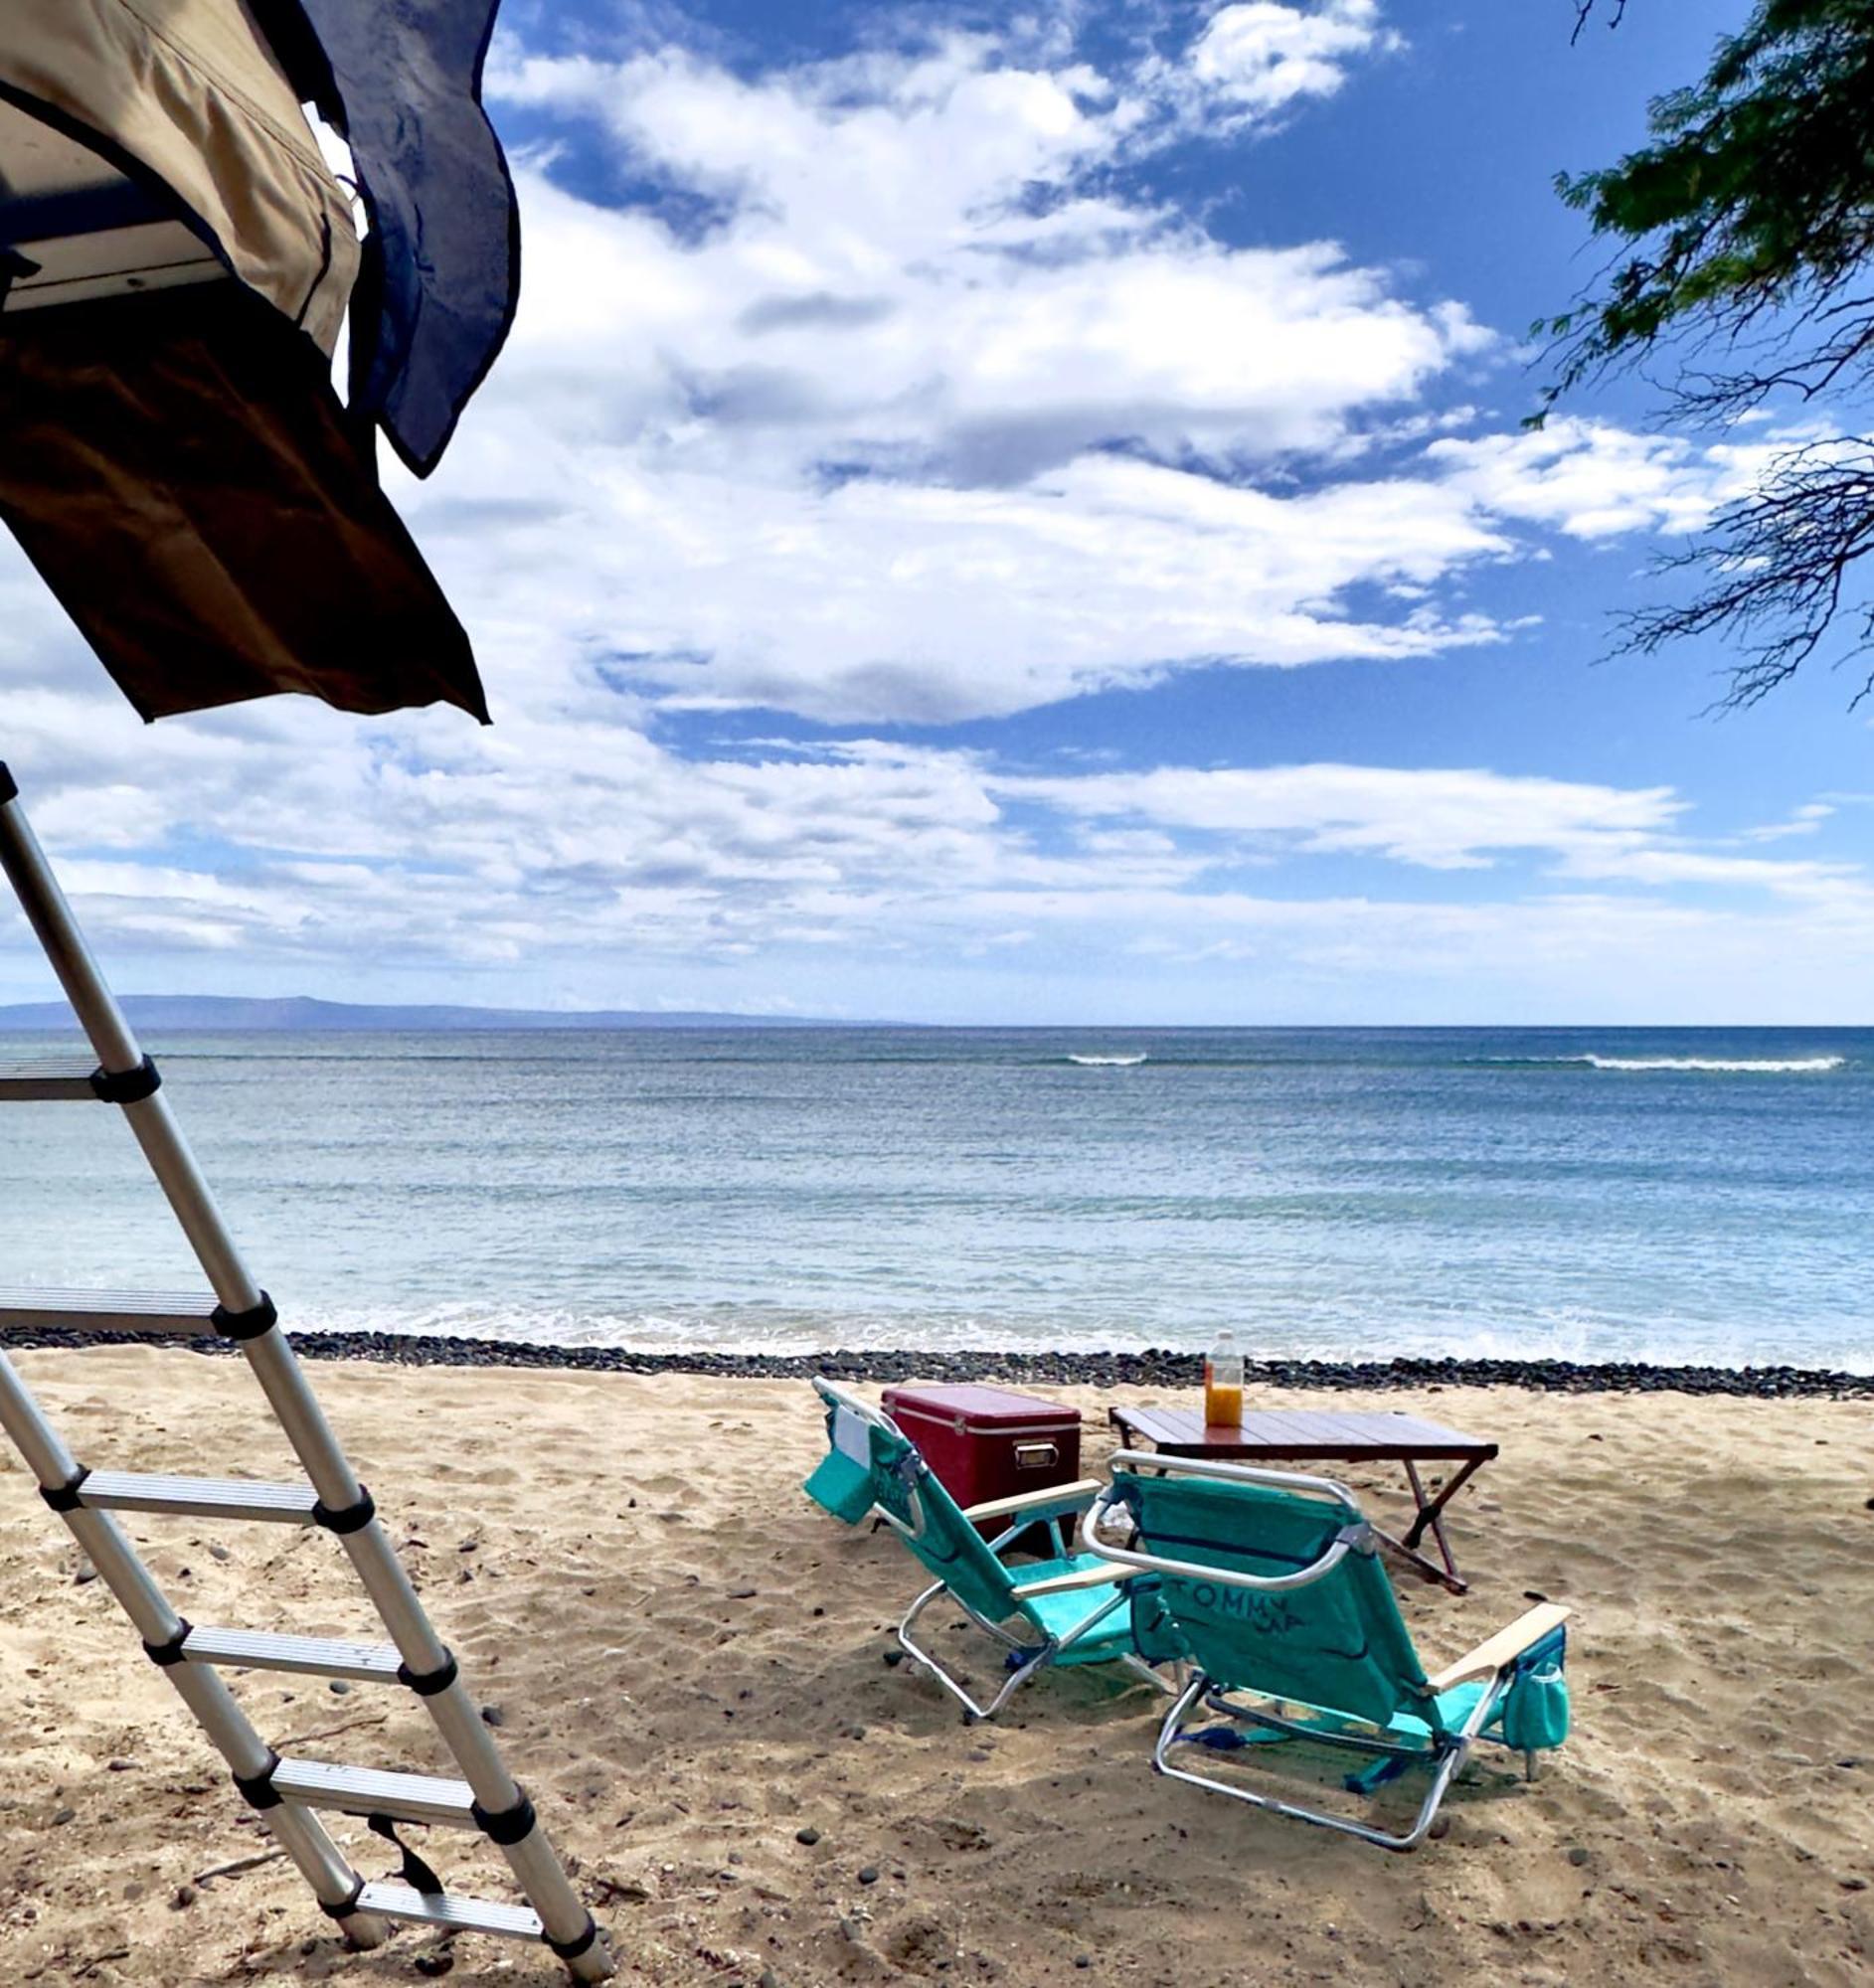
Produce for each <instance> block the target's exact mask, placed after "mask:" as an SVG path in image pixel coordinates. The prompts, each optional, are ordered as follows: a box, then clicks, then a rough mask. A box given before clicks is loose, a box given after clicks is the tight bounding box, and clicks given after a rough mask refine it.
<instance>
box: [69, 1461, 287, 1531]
mask: <svg viewBox="0 0 1874 1988" xmlns="http://www.w3.org/2000/svg"><path fill="white" fill-rule="evenodd" d="M318 1502H319V1496H318V1493H317V1492H316V1491H314V1490H313V1488H312V1486H311V1485H310V1484H256V1483H253V1482H250V1481H249V1480H247V1479H245V1478H240V1477H139V1476H138V1475H137V1474H136V1473H135V1472H134V1471H129V1470H93V1471H92V1472H91V1473H90V1475H89V1476H87V1477H86V1478H85V1482H84V1484H83V1485H81V1486H80V1488H79V1503H80V1504H81V1505H84V1506H86V1507H88V1508H89V1509H90V1510H91V1511H93V1512H167V1513H170V1514H172V1515H175V1516H177V1517H187V1518H193V1519H271V1520H273V1521H274V1522H275V1523H277V1524H280V1525H287V1526H309V1525H311V1524H312V1513H313V1508H314V1507H315V1506H316V1505H317V1504H318Z"/></svg>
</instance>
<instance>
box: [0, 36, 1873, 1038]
mask: <svg viewBox="0 0 1874 1988" xmlns="http://www.w3.org/2000/svg"><path fill="white" fill-rule="evenodd" d="M1743 12H1744V9H1743V7H1742V6H1741V5H1737V4H1710V5H1705V4H1691V0H1676V4H1673V5H1670V6H1667V5H1664V4H1637V5H1635V6H1634V7H1633V8H1631V9H1630V10H1629V18H1628V19H1627V20H1626V22H1625V24H1624V25H1623V26H1622V27H1621V28H1620V30H1619V31H1618V33H1617V34H1608V33H1606V32H1604V31H1602V30H1601V29H1599V28H1596V29H1592V30H1591V31H1590V32H1589V34H1588V35H1587V36H1585V37H1584V39H1583V41H1582V43H1581V44H1580V45H1579V46H1578V47H1576V48H1573V49H1571V48H1570V46H1569V29H1570V26H1571V23H1572V17H1573V9H1572V6H1571V5H1570V4H1569V0H1525V4H1520V5H1516V6H1504V5H1502V4H1501V0H1416V4H1412V5H1407V4H1405V0H1393V4H1390V5H1387V4H1381V0H1295V4H1292V5H1284V4H1278V0H1247V4H1246V0H1232V4H1226V5H1221V6H1219V5H1216V4H1210V0H1205V4H1183V5H1150V6H1115V5H1100V4H1091V3H1090V4H1080V5H1070V6H1061V7H1043V8H1039V9H1036V10H1035V11H1033V12H1031V13H1029V14H1026V15H1024V16H1021V17H1020V18H1019V19H1015V20H1014V21H1013V24H1011V17H1010V16H1009V15H1008V14H1006V13H1005V12H1004V11H1003V10H978V11H975V12H970V11H966V10H960V9H953V8H949V7H946V6H942V5H935V4H934V5H921V6H915V7H908V8H904V9H889V10H888V9H884V8H877V7H860V6H851V5H844V6H842V5H833V4H830V0H825V3H823V4H817V5H805V4H794V5H787V4H768V5H764V6H761V7H756V6H752V5H733V6H732V5H716V6H703V7H697V8H694V9H686V8H679V7H675V6H663V5H655V4H652V5H629V4H624V0H577V4H575V0H509V4H508V5H507V7H506V9H505V10H504V13H503V16H502V20H503V29H502V33H501V35H500V37H499V39H498V41H497V45H496V48H495V51H494V55H493V59H492V62H491V65H490V73H489V97H490V103H491V107H492V109H493V111H494V114H495V117H496V120H497V122H498V123H499V125H500V127H501V129H502V131H503V134H504V136H505V138H506V139H507V141H508V144H509V147H510V151H511V153H512V154H513V157H514V161H515V165H516V169H517V179H518V183H519V185H520V189H521V196H522V211H523V229H524V238H525V268H526V275H525V285H524V292H525V293H524V298H523V306H522V312H521V317H520V320H519V322H518V324H517V327H516V332H515V336H514V339H513V341H512V343H511V345H510V348H509V351H508V353H507V354H506V355H505V356H504V358H503V360H502V361H501V363H500V364H499V365H498V366H497V368H496V370H495V372H494V374H493V376H492V377H491V379H490V381H489V383H488V385H487V387H486V388H485V389H484V391H483V394H482V395H481V397H480V398H479V399H478V401H477V402H476V403H475V404H474V405H473V407H472V408H471V409H470V412H469V414H468V415H467V417H466V418H465V420H464V422H463V425H462V428H461V430H460V433H459V436H458V439H457V441H456V442H455V444H454V446H453V448H452V450H451V453H450V455H449V457H448V458H447V459H446V460H445V462H444V464H443V466H442V468H441V469H440V470H439V471H438V473H437V474H436V475H435V477H433V478H432V479H431V480H430V481H429V482H428V483H426V484H424V485H417V484H415V483H413V482H412V481H410V480H409V479H408V478H405V477H403V476H402V474H401V472H398V473H396V474H393V475H391V476H390V477H389V481H390V484H391V487H392V489H393V491H394V494H395V495H396V496H397V498H398V501H399V502H400V504H401V505H402V506H403V507H404V509H405V511H406V513H407V515H408V516H409V517H410V519H411V521H412V524H413V529H415V531H416V532H417V534H418V536H419V538H420V540H421V541H422V543H423V544H424V546H425V548H426V552H427V553H428V554H429V556H430V558H431V560H432V562H433V563H434V564H435V566H436V568H437V571H438V572H439V573H440V575H441V576H442V578H443V580H444V581H445V584H447V585H448V587H449V589H450V591H451V594H452V596H453V597H454V598H455V600H456V602H457V605H458V608H459V609H460V610H461V612H462V613H463V615H464V618H465V619H466V620H467V621H468V624H469V626H470V629H471V632H472V633H473V634H474V636H475V638H476V642H477V646H478V649H479V652H480V655H481V658H482V663H483V670H484V675H485V676H486V678H487V680H488V685H489V690H490V694H491V701H492V705H493V708H494V712H495V718H496V724H495V727H494V728H493V730H492V731H490V732H486V733H482V732H479V731H477V730H476V729H475V728H473V727H471V726H469V725H468V724H467V723H466V722H465V721H462V720H461V719H460V718H459V717H457V716H456V715H454V714H449V713H430V714H418V715H413V716H411V717H408V718H400V719H398V720H395V721H391V722H388V723H383V724H378V723H371V724H361V723H360V722H359V721H357V720H354V719H347V718H341V717H339V716H338V715H337V714H333V713H328V712H325V711H323V710H319V709H315V708H313V707H310V706H308V705H306V704H304V703H302V702H301V701H299V700H273V701H271V702H270V703H268V704H266V705H263V706H257V707H250V708H247V709H245V710H242V711H238V712H232V713H224V714H219V715H216V716H214V717H212V718H206V719H197V720H190V721H167V722H165V723H164V724H162V725H159V726H158V727H156V728H154V730H153V731H151V732H148V733H145V732H144V731H142V729H141V728H139V727H138V726H137V725H136V723H135V721H134V720H133V719H132V718H131V717H130V715H129V714H128V712H127V710H120V709H119V708H118V707H117V706H116V705H115V704H113V703H112V701H111V698H112V695H113V694H111V693H110V692H109V691H108V688H107V686H105V685H104V683H103V680H102V676H101V672H99V671H97V670H96V668H95V665H94V664H91V663H90V662H89V661H88V660H87V659H86V658H85V656H84V654H83V652H82V651H81V650H80V649H79V647H78V645H77V643H76V640H75V638H73V637H72V636H71V634H70V633H69V631H68V630H66V629H65V628H64V627H63V624H62V623H61V622H60V621H59V620H58V619H57V617H56V612H55V610H53V609H51V608H50V606H49V604H48V603H46V602H45V601H44V599H43V596H41V594H40V593H39V591H38V589H37V587H36V582H34V581H33V580H32V579H31V576H30V575H28V574H26V573H25V572H24V570H23V569H22V568H21V567H20V566H19V564H18V562H17V561H13V562H9V563H8V564H7V565H5V566H4V567H3V568H0V596H3V597H0V607H4V608H5V610H6V615H5V623H4V628H5V632H4V633H3V634H0V685H4V686H5V689H6V696H7V706H6V709H7V712H8V722H9V731H8V734H7V737H6V742H5V750H6V754H7V756H8V758H9V759H10V760H11V761H12V762H13V763H14V764H15V766H16V770H17V771H18V772H19V773H20V775H21V776H22V779H23V781H24V782H25V783H26V784H27V785H28V788H29V793H30V794H31V796H32V797H33V799H34V801H35V805H36V812H37V814H38V816H39V818H40V821H41V827H42V833H44V834H45V835H46V838H47V840H48V841H49V843H50V844H51V845H52V846H53V847H54V849H55V851H56V853H57V854H58V855H59V856H60V858H61V860H62V862H63V863H64V864H65V865H66V867H67V870H68V873H69V875H70V877H71V880H72V883H73V886H74V888H75V890H76V892H77V893H78V895H79V896H80V898H81V900H82V910H84V911H85V912H86V913H87V915H89V916H90V917H91V918H92V919H93V921H94V922H95V923H96V924H97V926H98V927H99V930H100V934H101V936H102V938H103V940H104V942H105V944H106V948H107V951H108V953H109V955H110V958H111V961H112V964H113V965H114V966H115V968H116V970H117V976H118V978H119V980H120V982H122V983H123V984H125V985H135V986H141V987H147V988H158V989H164V990H186V991H210V990H217V989H220V990H226V991H239V992H270V993H285V992H299V991H304V992H314V993H319V994H323V995H326V996H330V997H334V998H341V999H342V998H347V997H349V998H355V999H372V1000H397V999H410V1000H426V999H449V1000H469V1001H482V1002H489V1003H502V1004H515V1005H552V1006H592V1005H603V1006H644V1007H658V1006H663V1007H693V1006H704V1007H720V1008H736V1009H744V1010H750V1011H755V1012H770V1011H771V1012H805V1013H816V1014H831V1015H841V1014H844V1015H855V1016H901V1017H905V1018H907V1019H915V1020H934V1021H964V1022H1025V1021H1035V1022H1040V1021H1060V1022H1090V1023H1098V1022H1107V1021H1110V1022H1121V1021H1135V1022H1150V1021H1157V1022H1212V1023H1227V1022H1307V1021H1323V1022H1332V1021H1370V1022H1388V1021H1397V1022H1466V1021H1499V1022H1506V1023H1513V1022H1521V1021H1528V1022H1554V1021H1576V1020H1579V1021H1584V1022H1597V1021H1605V1022H1614V1021H1629V1022H1648V1021H1659V1022H1750V1021H1766V1022H1769V1021H1776V1022H1805V1021H1807V1022H1835V1023H1842V1022H1851V1021H1857V1020H1865V1019H1867V1016H1868V1012H1869V1005H1870V1004H1869V999H1868V996H1869V992H1870V989H1871V988H1874V882H1870V874H1869V870H1868V862H1869V856H1870V828H1871V827H1874V773H1870V769H1869V767H1868V755H1869V745H1870V731H1869V724H1868V717H1867V714H1866V713H1865V712H1863V713H1851V712H1850V710H1849V709H1848V705H1849V697H1850V693H1851V690H1852V688H1853V686H1852V685H1851V684H1850V683H1848V682H1845V681H1844V680H1842V679H1841V678H1838V677H1833V676H1830V675H1829V674H1828V673H1827V672H1826V671H1824V670H1816V671H1814V672H1813V673H1812V674H1810V675H1809V676H1807V677H1805V678H1803V679H1799V680H1798V681H1797V682H1796V683H1795V684H1793V685H1792V686H1791V687H1789V690H1787V691H1786V692H1785V693H1784V694H1782V695H1780V696H1778V697H1776V698H1774V699H1772V700H1771V701H1770V702H1769V703H1767V704H1766V705H1764V706H1762V707H1761V708H1759V709H1758V710H1756V711H1754V712H1752V713H1749V714H1746V715H1742V716H1736V717H1731V718H1728V719H1725V720H1722V721H1719V720H1714V719H1712V718H1710V717H1708V716H1705V715H1704V713H1705V709H1706V707H1707V706H1708V705H1709V703H1710V701H1711V699H1712V697H1713V695H1714V694H1715V691H1716V689H1717V687H1718V679H1717V677H1716V675H1715V674H1714V673H1715V672H1716V671H1718V670H1719V669H1721V668H1722V665H1723V662H1724V657H1723V655H1722V652H1720V651H1718V650H1716V649H1713V650H1708V651H1705V652H1696V651H1683V652H1680V653H1676V654H1673V655H1670V656H1667V657H1665V658H1662V659H1659V660H1656V661H1652V662H1633V661H1617V662H1608V663H1605V664H1602V663H1598V661H1597V658H1598V657H1599V656H1600V655H1601V654H1602V652H1603V651H1604V650H1605V649H1606V648H1607V646H1608V643H1609V625H1610V624H1609V617H1610V615H1611V614H1612V613H1613V612H1614V611H1616V610H1618V608H1619V607H1620V606H1622V605H1626V604H1631V603H1633V602H1635V601H1637V600H1640V599H1642V598H1647V597H1650V596H1651V595H1652V594H1653V593H1654V592H1655V591H1656V587H1657V582H1655V581H1652V580H1648V579H1647V577H1646V573H1645V568H1646V565H1647V562H1648V561H1649V559H1651V558H1653V557H1655V556H1657V555H1658V554H1659V553H1661V552H1663V551H1668V550H1670V549H1671V548H1672V547H1674V546H1676V545H1678V544H1680V543H1682V541H1683V538H1684V535H1685V534H1686V533H1687V532H1688V531H1689V530H1692V529H1694V528H1695V527H1696V525H1697V523H1698V521H1699V519H1700V518H1701V517H1703V516H1705V515H1707V514H1708V512H1709V510H1710V508H1711V506H1712V505H1713V504H1714V503H1717V502H1720V501H1722V499H1723V498H1724V496H1725V495H1726V493H1727V492H1735V491H1737V490H1740V489H1743V488H1747V487H1748V485H1749V482H1750V479H1751V477H1752V475H1753V474H1754V473H1755V471H1756V469H1757V468H1758V467H1759V466H1761V463H1762V462H1763V460H1764V459H1765V457H1766V454H1767V452H1768V451H1770V450H1772V449H1773V448H1774V447H1775V445H1776V444H1775V436H1776V433H1777V431H1778V430H1777V424H1776V422H1775V421H1771V422H1765V423H1759V424H1756V425H1753V426H1750V427H1747V428H1743V429H1739V430H1734V431H1732V432H1731V433H1729V434H1725V435H1704V436H1699V437H1696V438H1683V437H1674V436H1672V435H1670V434H1667V433H1665V432H1663V431H1662V430H1661V429H1660V426H1659V422H1658V417H1657V410H1656V406H1655V401H1656V394H1655V392H1654V391H1653V390H1651V389H1649V388H1648V387H1647V386H1646V385H1645V384H1644V383H1643V382H1637V381H1634V382H1623V383H1616V384H1613V385H1610V386H1608V387H1605V388H1601V389H1597V390H1596V391H1594V392H1593V393H1590V394H1584V395H1582V396H1581V397H1580V398H1579V399H1578V400H1577V402H1576V403H1574V404H1573V405H1572V406H1571V407H1570V408H1569V409H1568V410H1566V411H1565V414H1564V415H1563V417H1562V418H1560V419H1559V420H1555V421H1552V422H1551V424H1550V427H1549V429H1548V430H1547V432H1546V433H1544V434H1543V435H1541V436H1531V435H1527V434H1524V433H1523V432H1522V431H1521V430H1520V428H1519V425H1518V424H1519V421H1520V419H1521V417H1522V416H1523V415H1524V414H1526V413H1528V412H1529V411H1530V409H1531V408H1532V407H1533V405H1534V403H1535V399H1536V395H1537V391H1538V388H1539V386H1540V384H1541V381H1542V378H1543V374H1542V370H1541V365H1540V362H1539V360H1538V359H1533V358H1532V355H1531V353H1530V352H1529V350H1528V349H1527V347H1526V345H1525V343H1524V339H1525V335H1526V332H1527V328H1528V326H1529V324H1530V322H1531V321H1532V320H1533V319H1534V318H1535V317H1536V316H1537V315H1539V314H1541V313H1543V312H1547V311H1552V310H1554V309H1555V308H1557V307H1559V306H1561V305H1563V304H1565V303H1566V302H1567V300H1568V298H1569V297H1570V295H1571V293H1572V292H1573V291H1574V290H1575V289H1576V288H1577V287H1578V286H1579V285H1580V284H1582V283H1583V282H1585V281H1586V280H1588V278H1589V277H1590V276H1591V275H1592V273H1593V270H1594V268H1595V266H1596V251H1594V250H1592V249H1591V248H1588V246H1587V245H1586V242H1585V237H1584V229H1583V224H1582V222H1581V220H1580V218H1579V217H1577V216H1575V215H1573V214H1571V213H1569V212H1568V211H1567V210H1566V209H1565V208H1563V207H1562V205H1561V204H1560V202H1559V201H1558V200H1557V199H1556V197H1555V195H1554V193H1553V190H1552V185H1551V182H1552V179H1553V176H1554V174H1555V173H1556V171H1557V170H1559V169H1562V168H1578V167H1582V166H1586V165H1592V164H1596V163H1601V162H1604V161H1606V160H1608V159H1609V158H1611V157H1613V156H1614V155H1615V154H1617V153H1618V151H1619V150H1620V149H1621V148H1623V147H1624V146H1627V145H1629V144H1631V143H1633V142H1635V141H1636V140H1637V139H1638V137H1639V136H1640V133H1641V130H1642V117H1643V106H1644V103H1645V100H1646V98H1647V96H1648V95H1649V94H1651V93H1653V92H1655V91H1657V90H1659V89H1661V88H1664V87H1667V86H1670V85H1671V84H1673V83H1678V82H1681V81H1684V80H1686V79H1688V78H1689V77H1691V76H1692V75H1693V74H1695V73H1696V72H1697V70H1698V69H1699V67H1700V66H1701V64H1702V61H1703V59H1704V57H1705V55H1706V53H1707V51H1708V48H1709V45H1710V43H1711V41H1712V40H1713V38H1714V37H1715V36H1716V35H1717V34H1718V33H1719V32H1721V31H1722V30H1724V29H1725V28H1727V27H1730V26H1734V25H1736V23H1737V22H1738V21H1739V20H1740V19H1741V18H1742V15H1743ZM41 991H42V983H41V980H40V978H39V977H38V976H36V974H35V972H34V970H33V967H32V964H31V960H30V956H29V955H28V953H27V951H26V948H25V947H24V945H23V943H22V942H21V939H20V935H19V933H18V930H17V927H6V926H0V998H7V997H19V998H25V997H28V996H30V995H34V994H37V993H39V992H41Z"/></svg>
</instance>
